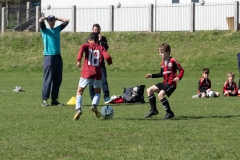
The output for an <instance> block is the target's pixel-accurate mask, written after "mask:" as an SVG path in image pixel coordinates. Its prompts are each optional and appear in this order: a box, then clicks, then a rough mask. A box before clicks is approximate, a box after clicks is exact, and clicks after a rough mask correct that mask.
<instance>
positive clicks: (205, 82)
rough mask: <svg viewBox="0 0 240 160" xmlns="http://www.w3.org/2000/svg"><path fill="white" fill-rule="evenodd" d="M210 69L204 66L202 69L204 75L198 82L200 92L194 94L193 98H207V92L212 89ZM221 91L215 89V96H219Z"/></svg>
mask: <svg viewBox="0 0 240 160" xmlns="http://www.w3.org/2000/svg"><path fill="white" fill-rule="evenodd" d="M209 73H210V71H209V69H208V68H203V70H202V77H201V78H200V80H199V82H198V94H197V95H194V96H192V98H206V97H208V96H207V93H208V92H210V91H211V80H210V79H209V78H208V76H209ZM219 96H220V93H219V92H215V91H214V97H219Z"/></svg>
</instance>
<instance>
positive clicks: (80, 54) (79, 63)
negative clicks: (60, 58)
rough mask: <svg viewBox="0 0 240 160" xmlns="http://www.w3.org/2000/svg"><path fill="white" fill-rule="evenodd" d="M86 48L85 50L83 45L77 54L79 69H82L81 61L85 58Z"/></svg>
mask: <svg viewBox="0 0 240 160" xmlns="http://www.w3.org/2000/svg"><path fill="white" fill-rule="evenodd" d="M84 48H85V46H84V45H82V46H81V47H80V49H79V51H78V54H77V67H79V68H80V67H81V60H82V57H83V52H84Z"/></svg>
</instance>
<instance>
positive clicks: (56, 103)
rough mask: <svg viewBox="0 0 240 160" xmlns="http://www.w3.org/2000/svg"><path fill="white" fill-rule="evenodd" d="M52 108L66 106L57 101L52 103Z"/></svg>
mask: <svg viewBox="0 0 240 160" xmlns="http://www.w3.org/2000/svg"><path fill="white" fill-rule="evenodd" d="M51 106H64V104H63V103H60V102H58V101H57V100H55V101H52V103H51Z"/></svg>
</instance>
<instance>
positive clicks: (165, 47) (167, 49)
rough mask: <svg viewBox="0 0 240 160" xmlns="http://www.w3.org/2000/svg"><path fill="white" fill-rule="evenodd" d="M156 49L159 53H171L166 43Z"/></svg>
mask: <svg viewBox="0 0 240 160" xmlns="http://www.w3.org/2000/svg"><path fill="white" fill-rule="evenodd" d="M158 49H160V51H165V52H169V54H170V53H171V47H170V45H169V44H167V43H165V42H164V43H162V44H160V45H159V46H158Z"/></svg>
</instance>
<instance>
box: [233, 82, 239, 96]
mask: <svg viewBox="0 0 240 160" xmlns="http://www.w3.org/2000/svg"><path fill="white" fill-rule="evenodd" d="M234 86H235V87H234V90H233V91H234V92H235V93H238V87H237V84H236V83H235V85H234ZM235 93H234V94H235Z"/></svg>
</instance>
